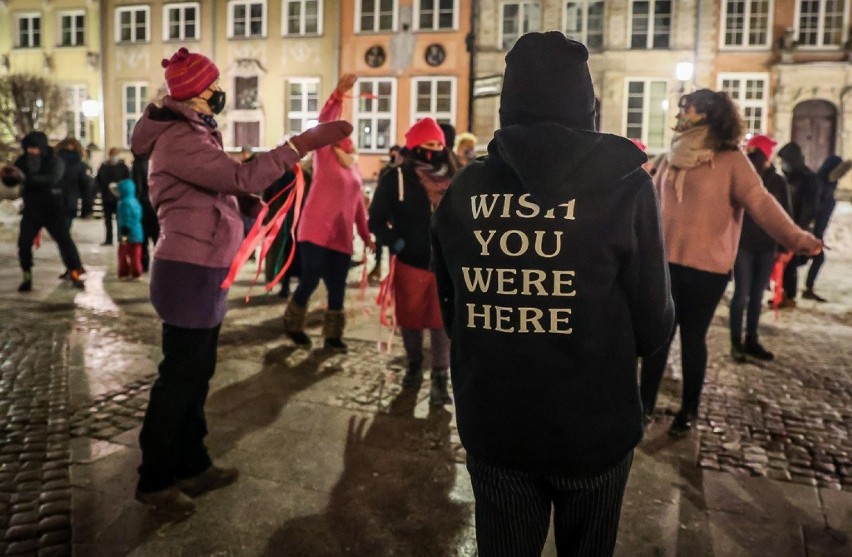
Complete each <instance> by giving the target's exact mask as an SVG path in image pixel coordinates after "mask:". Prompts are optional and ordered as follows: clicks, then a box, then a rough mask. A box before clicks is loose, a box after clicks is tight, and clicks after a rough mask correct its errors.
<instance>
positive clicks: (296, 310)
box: [284, 299, 311, 346]
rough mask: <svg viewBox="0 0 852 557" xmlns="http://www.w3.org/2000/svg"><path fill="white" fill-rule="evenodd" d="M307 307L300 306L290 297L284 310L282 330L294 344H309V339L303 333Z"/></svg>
mask: <svg viewBox="0 0 852 557" xmlns="http://www.w3.org/2000/svg"><path fill="white" fill-rule="evenodd" d="M307 310H308V308H306V307H304V306H300V305H299V304H297V303H296V302H295V301H293V300H292V299H291V300H290V301H289V302H288V303H287V308H286V309H285V310H284V332H285V333H286V334H287V336H288V337H290V340H292V341H293V342H294V343H295V344H297V345H299V346H310V345H311V339H310V337H309V336H308V335H306V334H305V314H306V313H307Z"/></svg>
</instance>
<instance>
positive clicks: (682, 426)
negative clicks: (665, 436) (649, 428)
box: [669, 412, 695, 437]
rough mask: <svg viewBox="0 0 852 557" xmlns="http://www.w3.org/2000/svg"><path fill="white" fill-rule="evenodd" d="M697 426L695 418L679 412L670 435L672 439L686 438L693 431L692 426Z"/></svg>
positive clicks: (671, 427) (670, 429)
mask: <svg viewBox="0 0 852 557" xmlns="http://www.w3.org/2000/svg"><path fill="white" fill-rule="evenodd" d="M694 424H695V416H693V415H692V414H686V413H683V412H678V413H677V415H675V419H674V421H672V425H671V426H669V435H671V436H672V437H686V436H687V435H689V432H690V431H692V426H693V425H694Z"/></svg>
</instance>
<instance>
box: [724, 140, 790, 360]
mask: <svg viewBox="0 0 852 557" xmlns="http://www.w3.org/2000/svg"><path fill="white" fill-rule="evenodd" d="M775 145H776V142H775V140H774V139H772V138H771V137H769V136H766V135H755V136H754V137H752V138H751V139H749V140H748V143H746V152H747V153H748V159H749V161H751V164H752V165H753V166H754V168H755V170H757V172H758V174H760V179H761V181H762V182H763V185H764V187H766V189H767V190H769V193H771V194H772V195H773V196H774V197H775V199H776V200H778V203H779V204H780V205H781V207H783V208H784V210H785V211H787V212H788V213H789V212H790V201H789V199H790V188H789V186H788V185H787V181H786V180H785V179H784V178H783V177H782V176H781V175H780V174H778V172H776V170H775V167H774V166H772V163H771V162H770V161H771V159H772V150H773V149H774V148H775ZM777 252H778V244H777V243H776V242H775V240H773V239H772V236H770V235H769V234H768V233H767V232H766V231H764V230H763V229H762V228H760V226H758V225H757V223H756V222H754V219H752V218H751V217H750V216H749V215H748V214H746V215H745V216H743V228H742V232H741V233H740V242H739V247H738V249H737V259H736V261H735V262H734V294H733V296H732V297H731V308H730V311H731V313H730V319H729V326H730V329H731V358H732V359H733V360H734V361H735V362H738V363H743V362H745V361H746V356H754V357H755V358H757V359H759V360H771V359H773V358H774V357H775V355H774V354H773V353H772V352H770V351H768V350H766V349H765V348H764V347H763V345H761V344H760V340H759V337H758V326H759V324H760V310H761V307H762V303H763V292H764V291H765V290H766V287H767V286H768V285H769V276H770V275H771V274H772V268H773V266H774V265H775V255H776V253H777ZM746 308H748V310H747V318H746V333H745V343H743V312H744V311H746Z"/></svg>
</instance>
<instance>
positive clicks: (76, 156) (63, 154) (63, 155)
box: [56, 149, 83, 167]
mask: <svg viewBox="0 0 852 557" xmlns="http://www.w3.org/2000/svg"><path fill="white" fill-rule="evenodd" d="M56 155H57V156H58V157H59V158H60V159H62V162H64V163H65V166H66V167H69V166H71V165H72V164H77V163H78V162H81V161H82V160H83V158H82V157H81V156H80V153H78V152H77V151H68V150H66V149H62V150H60V151H57V152H56Z"/></svg>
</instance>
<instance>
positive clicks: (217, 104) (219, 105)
mask: <svg viewBox="0 0 852 557" xmlns="http://www.w3.org/2000/svg"><path fill="white" fill-rule="evenodd" d="M207 105H208V106H209V107H210V110H212V111H213V114H219V113H220V112H222V110H224V109H225V92H224V91H213V94H212V95H210V98H209V99H207Z"/></svg>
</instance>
